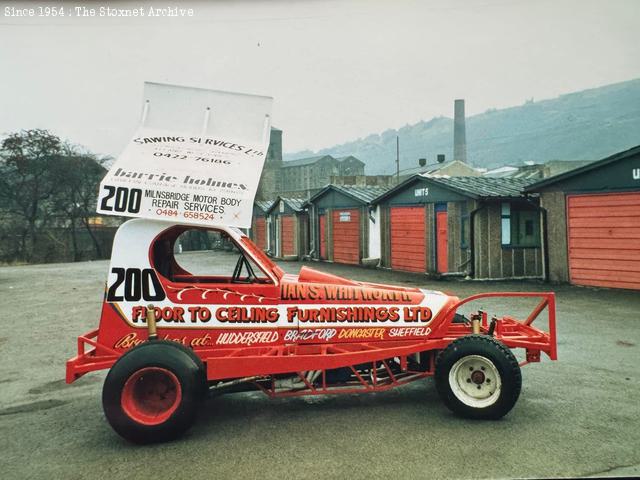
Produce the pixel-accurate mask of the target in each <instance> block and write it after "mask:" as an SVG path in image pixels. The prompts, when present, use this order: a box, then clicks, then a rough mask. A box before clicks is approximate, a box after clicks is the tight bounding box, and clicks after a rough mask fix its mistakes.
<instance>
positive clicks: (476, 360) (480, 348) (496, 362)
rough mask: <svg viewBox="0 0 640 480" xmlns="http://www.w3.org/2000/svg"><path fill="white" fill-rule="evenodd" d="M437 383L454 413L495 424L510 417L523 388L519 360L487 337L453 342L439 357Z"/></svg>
mask: <svg viewBox="0 0 640 480" xmlns="http://www.w3.org/2000/svg"><path fill="white" fill-rule="evenodd" d="M435 381H436V388H437V390H438V393H439V394H440V397H441V398H442V401H443V402H444V404H445V405H446V406H447V407H448V408H449V409H450V410H451V411H453V412H454V413H456V414H458V415H461V416H463V417H466V418H476V419H494V420H495V419H498V418H501V417H503V416H504V415H506V414H507V413H509V411H510V410H511V409H512V408H513V406H514V405H515V404H516V401H517V400H518V397H519V396H520V390H521V388H522V375H521V373H520V366H519V365H518V361H517V359H516V357H515V356H514V355H513V353H512V352H511V350H509V349H508V348H507V347H506V346H504V345H503V344H502V343H500V342H498V341H497V340H495V339H493V338H491V337H488V336H486V335H468V336H465V337H461V338H458V339H457V340H454V341H453V342H451V343H450V344H449V346H447V348H445V349H444V350H443V351H442V352H441V353H440V355H439V356H438V359H437V361H436V371H435Z"/></svg>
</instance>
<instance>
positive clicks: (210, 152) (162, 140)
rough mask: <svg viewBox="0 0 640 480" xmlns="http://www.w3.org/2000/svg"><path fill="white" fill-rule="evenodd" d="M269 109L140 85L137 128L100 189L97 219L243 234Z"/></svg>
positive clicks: (236, 98) (267, 101)
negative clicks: (111, 217) (211, 228)
mask: <svg viewBox="0 0 640 480" xmlns="http://www.w3.org/2000/svg"><path fill="white" fill-rule="evenodd" d="M272 103H273V99H272V98H271V97H263V96H257V95H245V94H238V93H230V92H220V91H215V90H205V89H200V88H187V87H180V86H175V85H162V84H156V83H145V86H144V102H143V112H142V120H141V123H140V127H139V128H138V131H137V132H136V134H135V135H134V137H133V138H132V139H131V141H130V142H129V144H128V145H127V146H126V148H125V150H124V152H123V153H122V154H121V155H120V156H119V157H118V159H117V160H116V162H115V163H114V164H113V166H112V167H111V168H110V169H109V172H108V173H107V175H106V176H105V178H104V179H103V180H102V183H101V184H100V193H99V197H98V209H97V211H98V213H100V214H107V215H122V216H129V217H143V218H152V219H157V220H168V221H173V222H179V223H194V224H201V225H230V226H235V227H242V228H249V227H250V226H251V215H252V209H253V201H254V198H255V195H256V192H257V189H258V182H259V181H260V175H261V173H262V167H263V165H264V161H265V157H266V155H267V148H268V146H269V134H270V130H271V125H270V114H271V107H272Z"/></svg>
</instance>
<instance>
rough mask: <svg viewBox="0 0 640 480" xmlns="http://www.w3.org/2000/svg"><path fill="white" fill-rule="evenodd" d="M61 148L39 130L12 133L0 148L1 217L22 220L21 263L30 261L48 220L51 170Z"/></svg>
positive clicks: (53, 186)
mask: <svg viewBox="0 0 640 480" xmlns="http://www.w3.org/2000/svg"><path fill="white" fill-rule="evenodd" d="M61 149H62V145H61V142H60V139H59V138H58V137H57V136H55V135H53V134H51V133H49V132H47V131H46V130H39V129H35V130H23V131H21V132H18V133H13V134H11V135H9V136H8V137H6V138H5V139H4V140H3V141H2V144H1V145H0V208H2V214H3V217H6V218H7V219H9V218H11V219H12V220H21V222H15V225H16V227H15V228H16V229H17V230H18V232H17V233H18V236H19V238H20V243H19V250H18V255H19V257H20V259H22V260H26V261H30V260H31V258H32V256H33V253H34V250H35V245H36V242H37V238H38V234H39V232H40V231H41V230H42V228H44V227H45V226H46V225H47V224H48V223H49V221H50V220H51V213H52V212H51V210H50V200H51V197H52V195H53V193H54V191H55V189H56V187H57V185H56V183H55V181H54V178H53V177H52V175H51V171H52V167H53V165H54V164H55V162H56V161H57V160H58V159H59V158H60V154H61ZM2 223H3V224H4V221H3V222H2Z"/></svg>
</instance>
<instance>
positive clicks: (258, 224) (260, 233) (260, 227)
mask: <svg viewBox="0 0 640 480" xmlns="http://www.w3.org/2000/svg"><path fill="white" fill-rule="evenodd" d="M254 228H255V229H256V230H255V234H254V235H255V239H256V245H257V246H258V248H259V249H260V250H264V249H265V248H266V246H267V242H266V228H267V222H266V221H265V220H264V218H260V217H258V218H256V221H255V224H254Z"/></svg>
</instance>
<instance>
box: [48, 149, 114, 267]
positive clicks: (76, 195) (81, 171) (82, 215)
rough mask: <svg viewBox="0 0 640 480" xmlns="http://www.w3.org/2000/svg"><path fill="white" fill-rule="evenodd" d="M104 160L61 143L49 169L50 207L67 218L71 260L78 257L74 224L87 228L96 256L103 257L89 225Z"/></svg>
mask: <svg viewBox="0 0 640 480" xmlns="http://www.w3.org/2000/svg"><path fill="white" fill-rule="evenodd" d="M106 160H107V159H99V158H97V157H96V156H95V155H93V154H91V153H87V152H82V151H80V150H79V148H78V147H75V146H72V145H68V144H67V145H65V146H64V155H62V156H61V158H60V159H59V161H58V162H56V164H55V168H54V169H53V170H52V175H53V177H54V179H55V181H56V184H57V188H56V190H55V193H54V196H53V198H54V208H55V210H56V211H57V212H59V213H60V215H62V216H64V218H65V219H66V221H67V227H68V230H69V233H70V236H71V243H72V249H73V260H74V261H78V260H80V255H79V251H78V241H77V227H78V226H80V225H82V226H83V227H84V228H85V229H86V230H87V233H88V234H89V237H90V238H91V241H92V243H93V246H94V249H95V253H96V257H97V258H101V257H102V256H103V252H102V246H101V244H100V242H99V241H98V239H97V237H96V235H95V232H94V231H93V229H92V228H91V220H92V219H93V218H95V217H96V213H95V211H96V200H97V196H98V186H99V184H100V180H102V177H104V175H105V173H106V169H105V167H104V163H105V161H106Z"/></svg>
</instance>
